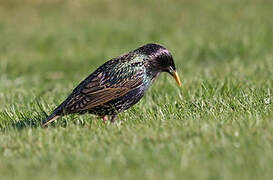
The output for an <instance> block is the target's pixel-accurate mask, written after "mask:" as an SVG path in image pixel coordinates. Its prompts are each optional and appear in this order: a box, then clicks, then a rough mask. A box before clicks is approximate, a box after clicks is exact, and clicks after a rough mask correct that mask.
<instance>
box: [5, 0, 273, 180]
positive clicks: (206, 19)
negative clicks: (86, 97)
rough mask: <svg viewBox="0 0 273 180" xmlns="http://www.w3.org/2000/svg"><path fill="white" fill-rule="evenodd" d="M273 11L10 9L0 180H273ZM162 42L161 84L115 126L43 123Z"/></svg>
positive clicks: (171, 3)
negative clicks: (77, 91) (168, 64)
mask: <svg viewBox="0 0 273 180" xmlns="http://www.w3.org/2000/svg"><path fill="white" fill-rule="evenodd" d="M272 7H273V1H269V0H251V1H250V0H242V1H238V0H225V1H224V0H223V1H218V0H211V1H202V0H194V1H190V0H182V1H178V0H168V1H167V0H157V1H155V0H151V1H144V0H138V1H132V0H129V1H122V0H115V1H110V0H93V1H88V0H77V1H74V0H47V1H42V0H39V1H34V0H24V1H22V0H5V1H4V0H2V1H1V2H0V179H1V180H2V179H3V180H6V179H7V180H9V179H23V180H24V179H40V180H43V179H115V180H118V179H155V180H157V179H168V180H169V179H170V180H172V179H197V180H202V179H215V180H217V179H224V180H235V179H240V180H251V179H253V180H257V179H259V180H260V179H263V180H271V179H272V178H273V111H272V109H273V103H272V101H273V21H272V17H273V8H272ZM150 42H155V43H159V44H162V45H164V46H165V47H167V48H168V49H169V50H170V51H171V53H172V54H173V57H174V60H175V63H176V66H177V69H178V73H179V75H180V78H181V81H182V88H179V87H178V86H177V84H176V82H175V81H174V80H173V79H172V78H171V77H170V76H169V75H168V74H166V73H165V74H161V75H160V77H159V78H158V79H157V81H156V82H155V83H154V85H153V86H152V87H151V88H150V89H149V91H148V92H147V94H146V95H145V96H144V98H143V99H142V100H141V101H140V102H139V103H138V104H137V105H135V106H134V107H132V108H131V109H129V110H128V111H126V112H124V113H121V114H120V115H119V116H118V119H117V123H116V124H115V125H111V124H106V125H105V124H104V123H103V122H102V120H101V119H99V118H97V117H95V116H93V115H82V116H78V115H70V116H65V117H63V118H60V119H59V120H58V121H57V122H56V123H53V124H52V125H51V126H50V127H49V128H46V129H44V128H41V127H40V123H41V121H42V120H43V119H44V118H45V116H46V114H49V113H50V112H51V111H52V110H53V109H54V108H55V107H56V106H57V105H58V104H59V103H61V102H62V101H63V100H64V99H65V98H66V97H67V95H68V94H69V93H70V92H71V91H72V89H73V87H75V86H76V85H77V84H78V83H79V82H80V81H81V80H83V79H84V78H85V77H86V76H88V75H89V74H90V73H91V72H93V71H94V70H95V69H96V68H97V67H98V66H99V65H101V64H102V63H104V62H105V61H107V60H109V59H111V58H113V57H116V56H118V55H120V54H123V53H126V52H128V51H130V50H133V49H135V48H137V47H139V46H141V45H143V44H146V43H150Z"/></svg>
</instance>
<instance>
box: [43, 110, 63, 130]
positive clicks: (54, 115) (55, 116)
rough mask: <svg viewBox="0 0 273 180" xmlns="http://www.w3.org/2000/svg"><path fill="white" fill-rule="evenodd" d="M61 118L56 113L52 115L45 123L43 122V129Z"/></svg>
mask: <svg viewBox="0 0 273 180" xmlns="http://www.w3.org/2000/svg"><path fill="white" fill-rule="evenodd" d="M59 117H60V115H57V114H56V113H52V114H51V115H49V116H48V117H47V118H46V120H45V121H43V123H42V127H46V126H47V125H48V124H50V123H51V122H53V121H55V120H56V119H58V118H59Z"/></svg>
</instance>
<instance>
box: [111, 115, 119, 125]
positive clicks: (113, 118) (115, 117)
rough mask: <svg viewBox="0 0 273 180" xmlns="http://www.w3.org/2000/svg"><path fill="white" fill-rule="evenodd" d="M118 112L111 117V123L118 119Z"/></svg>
mask: <svg viewBox="0 0 273 180" xmlns="http://www.w3.org/2000/svg"><path fill="white" fill-rule="evenodd" d="M117 116H118V115H117V114H113V115H112V117H111V123H112V124H114V123H115V121H116V119H117Z"/></svg>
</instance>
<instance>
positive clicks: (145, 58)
mask: <svg viewBox="0 0 273 180" xmlns="http://www.w3.org/2000/svg"><path fill="white" fill-rule="evenodd" d="M161 72H167V73H169V74H170V75H172V76H173V77H174V79H175V80H176V81H177V83H178V85H179V86H180V87H181V84H180V80H179V77H178V74H177V72H176V68H175V65H174V61H173V58H172V55H171V53H170V52H169V51H168V50H167V49H166V48H165V47H163V46H161V45H158V44H146V45H144V46H142V47H140V48H138V49H136V50H133V51H130V52H129V53H127V54H124V55H121V56H118V57H116V58H113V59H111V60H109V61H107V62H106V63H104V64H103V65H102V66H100V67H99V68H98V69H97V70H96V71H94V72H93V73H92V74H90V75H89V76H88V77H87V78H86V79H85V80H83V81H82V82H81V83H80V84H79V85H78V86H77V87H76V88H75V89H74V90H73V92H72V93H71V94H70V95H69V96H68V97H67V99H66V100H65V101H64V102H63V103H61V104H60V105H59V106H58V107H57V108H56V109H55V110H54V111H53V113H52V114H51V115H49V116H48V117H47V119H46V120H45V121H44V122H43V124H42V125H43V126H46V125H48V124H49V123H51V122H52V121H54V120H56V119H57V118H58V117H60V116H63V115H68V114H72V113H78V114H84V113H91V114H95V115H98V116H100V117H102V118H103V120H104V121H106V120H107V115H110V116H111V122H112V123H114V122H115V119H116V117H117V114H118V113H120V112H123V111H125V110H126V109H128V108H130V107H131V106H133V105H134V104H136V103H137V102H138V101H139V100H140V99H141V98H142V97H143V95H144V94H145V92H146V91H147V89H148V88H149V87H150V86H151V85H152V83H153V82H154V80H155V79H156V78H157V77H158V75H159V74H160V73H161Z"/></svg>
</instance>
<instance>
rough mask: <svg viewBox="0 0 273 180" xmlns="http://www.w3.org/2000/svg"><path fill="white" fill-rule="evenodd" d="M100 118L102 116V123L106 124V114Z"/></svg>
mask: <svg viewBox="0 0 273 180" xmlns="http://www.w3.org/2000/svg"><path fill="white" fill-rule="evenodd" d="M101 118H102V120H103V122H104V124H106V123H107V120H108V118H107V116H106V115H103V116H101Z"/></svg>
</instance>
